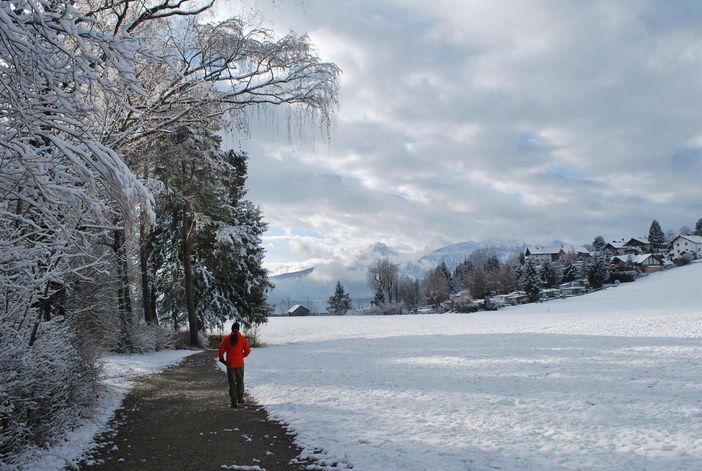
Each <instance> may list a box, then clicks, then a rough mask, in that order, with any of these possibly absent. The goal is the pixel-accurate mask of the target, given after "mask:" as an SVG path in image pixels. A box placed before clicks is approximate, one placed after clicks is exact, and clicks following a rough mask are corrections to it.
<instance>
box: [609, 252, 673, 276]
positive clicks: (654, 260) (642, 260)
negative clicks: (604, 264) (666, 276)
mask: <svg viewBox="0 0 702 471" xmlns="http://www.w3.org/2000/svg"><path fill="white" fill-rule="evenodd" d="M629 265H632V267H633V268H637V269H638V270H639V271H640V272H641V273H651V272H654V271H661V270H663V268H664V266H665V264H664V262H663V259H662V258H661V257H659V256H658V255H656V254H652V253H645V254H637V255H620V256H617V257H614V258H613V259H612V267H613V268H614V269H615V270H626V269H628V268H629Z"/></svg>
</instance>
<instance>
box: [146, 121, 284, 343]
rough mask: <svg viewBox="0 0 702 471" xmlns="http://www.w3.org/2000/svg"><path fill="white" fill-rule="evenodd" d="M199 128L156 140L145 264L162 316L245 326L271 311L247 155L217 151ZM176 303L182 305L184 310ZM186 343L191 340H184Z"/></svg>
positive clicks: (193, 325) (196, 326)
mask: <svg viewBox="0 0 702 471" xmlns="http://www.w3.org/2000/svg"><path fill="white" fill-rule="evenodd" d="M219 143H220V141H219V139H218V138H217V137H216V136H214V135H213V134H211V133H209V131H207V130H205V129H182V130H181V131H180V132H179V135H178V136H176V138H175V139H172V140H170V141H163V142H161V143H160V148H159V154H160V158H159V159H158V163H157V166H156V176H157V177H158V178H159V180H160V181H161V182H162V184H163V186H164V187H165V188H164V190H163V191H161V192H160V194H159V195H158V196H157V198H156V215H157V218H156V225H155V230H154V243H153V244H152V254H151V257H150V259H151V263H152V265H153V273H154V288H155V291H156V292H155V293H154V295H155V296H156V297H157V298H158V299H159V302H158V308H159V313H160V314H161V316H164V315H165V316H166V318H169V319H170V320H172V321H173V323H174V326H175V327H176V328H177V327H178V325H179V324H180V323H182V322H184V321H185V320H187V322H188V325H189V327H190V330H191V336H193V335H194V336H195V339H196V338H197V330H201V329H203V328H205V327H216V326H220V325H221V324H222V323H223V322H225V321H227V320H229V319H235V320H238V321H239V322H241V323H242V324H244V325H245V326H247V327H248V326H251V325H254V324H260V323H263V322H265V321H266V319H267V317H268V315H270V313H271V312H272V307H271V306H270V305H269V304H268V303H267V296H268V292H269V290H270V289H271V288H272V285H271V284H270V282H269V281H268V273H267V271H266V270H265V269H264V268H263V255H264V250H263V246H262V240H261V237H262V236H263V233H264V232H265V230H266V227H267V226H266V224H265V223H264V222H263V220H262V216H261V212H260V210H259V208H258V207H256V206H255V205H253V204H252V203H251V202H250V201H248V200H246V199H244V196H245V194H246V189H245V182H246V171H247V166H246V159H247V157H246V155H245V154H237V153H235V152H231V151H230V152H226V153H221V152H219ZM183 305H185V306H186V310H185V311H184V310H183ZM191 341H192V339H191Z"/></svg>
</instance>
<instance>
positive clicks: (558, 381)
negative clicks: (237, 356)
mask: <svg viewBox="0 0 702 471" xmlns="http://www.w3.org/2000/svg"><path fill="white" fill-rule="evenodd" d="M701 282H702V264H693V265H690V266H686V267H682V268H678V269H675V270H671V271H667V272H662V273H656V274H653V275H650V276H648V277H646V278H644V279H642V280H639V281H637V282H635V283H632V284H627V285H622V286H619V287H617V288H610V289H607V290H604V291H600V292H597V293H593V294H590V295H587V296H582V297H577V298H568V299H565V300H556V301H551V302H548V303H539V304H532V305H526V306H518V307H511V308H507V309H504V310H501V311H497V312H480V313H475V314H449V315H424V316H421V315H419V316H396V317H307V318H273V319H271V320H270V322H269V324H268V325H266V326H265V327H264V330H263V334H262V337H263V341H264V342H266V343H267V344H268V345H270V346H269V347H268V348H263V349H257V350H255V351H254V352H253V355H252V356H251V357H250V358H249V360H248V363H247V365H248V366H247V378H248V380H247V384H248V387H249V389H250V391H251V392H252V393H253V394H254V396H255V397H256V399H257V400H258V401H260V402H261V403H262V404H263V405H265V407H266V408H267V409H268V410H269V412H270V413H271V414H272V415H273V416H274V417H276V418H278V419H280V420H283V421H285V422H287V423H289V424H290V425H291V427H292V429H293V430H294V431H295V432H296V433H297V434H298V441H299V444H300V445H302V446H307V447H321V448H324V449H325V450H326V453H327V455H328V456H330V457H332V458H335V459H345V460H346V461H347V462H349V463H350V464H352V465H353V466H354V469H362V470H364V471H374V470H378V471H380V470H386V469H393V470H395V469H403V470H417V471H419V470H425V469H442V470H466V469H470V470H489V469H505V470H511V471H515V470H526V469H529V470H531V469H539V470H549V471H556V470H558V471H566V470H567V471H575V470H605V469H606V470H610V469H612V470H618V471H626V470H632V471H634V470H636V471H642V470H646V471H656V470H658V471H668V470H672V469H675V470H697V469H702V308H701V307H700V306H701V305H702V299H701V296H700V294H699V286H700V283H701Z"/></svg>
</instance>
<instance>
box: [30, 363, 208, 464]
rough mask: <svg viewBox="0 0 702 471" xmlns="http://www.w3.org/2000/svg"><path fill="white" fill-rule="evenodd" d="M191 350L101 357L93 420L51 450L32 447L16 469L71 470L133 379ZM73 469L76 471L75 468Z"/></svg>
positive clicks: (68, 435) (68, 434) (165, 365)
mask: <svg viewBox="0 0 702 471" xmlns="http://www.w3.org/2000/svg"><path fill="white" fill-rule="evenodd" d="M193 353H197V351H193V350H165V351H161V352H155V353H147V354H143V355H108V356H104V357H103V358H101V360H100V361H101V363H102V367H103V371H102V381H101V384H102V386H103V388H102V390H101V391H100V399H99V401H98V404H97V406H96V407H95V414H94V416H93V417H91V418H89V419H88V420H86V421H85V423H84V424H83V425H82V426H80V427H79V428H77V429H76V430H73V431H72V432H69V433H67V434H66V437H65V440H64V441H63V442H62V443H60V444H58V445H56V446H54V447H51V448H48V449H46V448H35V449H32V450H29V451H28V452H26V453H25V454H24V455H23V456H22V457H20V458H19V462H20V463H21V467H20V469H28V470H29V469H31V470H33V471H41V470H47V471H48V470H63V469H65V467H66V466H69V467H74V466H75V462H76V461H78V459H79V458H80V456H81V455H82V454H83V453H84V452H86V451H87V450H89V449H91V448H92V447H94V446H95V442H94V438H95V436H96V435H97V434H100V433H102V432H104V431H105V430H106V427H107V423H108V422H109V420H110V419H111V418H112V416H113V414H114V412H115V410H117V408H119V406H120V405H121V404H122V400H123V399H124V396H126V395H127V393H128V392H129V390H130V389H131V388H132V386H133V385H134V383H133V381H131V380H132V379H133V378H135V377H137V376H141V375H146V374H151V373H156V372H158V371H161V370H163V369H165V368H167V367H169V366H172V365H175V364H178V363H180V362H181V361H182V360H183V358H185V357H186V356H188V355H192V354H193ZM76 469H77V468H76Z"/></svg>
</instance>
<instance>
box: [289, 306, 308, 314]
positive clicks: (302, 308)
mask: <svg viewBox="0 0 702 471" xmlns="http://www.w3.org/2000/svg"><path fill="white" fill-rule="evenodd" d="M288 315H289V316H309V315H310V310H309V309H307V308H306V307H305V306H301V305H299V304H295V305H294V306H293V307H291V308H290V309H288Z"/></svg>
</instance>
